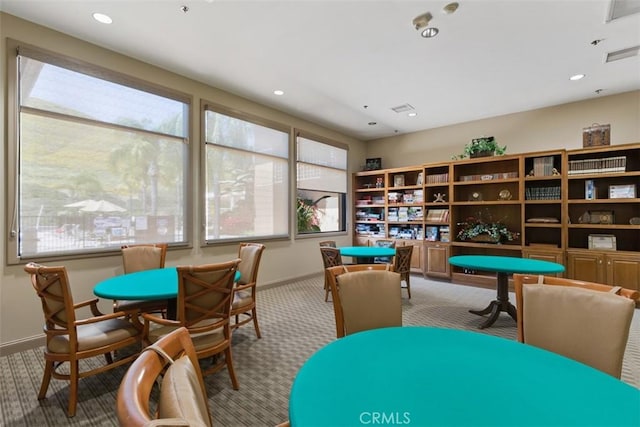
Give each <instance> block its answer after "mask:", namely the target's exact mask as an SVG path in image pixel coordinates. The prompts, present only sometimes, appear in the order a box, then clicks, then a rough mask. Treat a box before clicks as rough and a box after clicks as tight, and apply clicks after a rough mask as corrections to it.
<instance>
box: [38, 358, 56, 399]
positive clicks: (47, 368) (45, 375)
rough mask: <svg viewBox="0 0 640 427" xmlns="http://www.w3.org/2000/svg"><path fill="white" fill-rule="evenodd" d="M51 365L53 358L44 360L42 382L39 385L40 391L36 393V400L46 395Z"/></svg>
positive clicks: (51, 370) (51, 371)
mask: <svg viewBox="0 0 640 427" xmlns="http://www.w3.org/2000/svg"><path fill="white" fill-rule="evenodd" d="M53 367H54V363H53V360H47V361H45V365H44V373H43V374H42V384H41V385H40V392H39V393H38V400H42V399H44V398H45V397H47V390H48V389H49V382H50V381H51V374H53Z"/></svg>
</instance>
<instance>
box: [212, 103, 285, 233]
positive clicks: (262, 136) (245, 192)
mask: <svg viewBox="0 0 640 427" xmlns="http://www.w3.org/2000/svg"><path fill="white" fill-rule="evenodd" d="M221 109H222V108H221V107H220V108H216V110H218V111H214V110H213V107H212V106H209V105H205V106H204V123H205V141H204V142H205V161H206V165H205V168H204V173H205V192H206V193H205V194H206V197H205V215H204V217H205V229H206V236H205V239H206V241H207V242H208V243H211V242H214V241H221V240H240V239H247V238H252V239H255V238H260V237H286V236H288V235H289V233H288V230H289V220H288V219H289V166H288V165H289V132H288V130H287V129H286V128H284V127H279V126H278V125H275V124H268V123H266V122H263V121H261V120H258V119H250V118H246V117H245V118H241V117H236V116H235V115H234V116H232V115H230V114H229V113H224V114H223V113H221V112H219V111H221Z"/></svg>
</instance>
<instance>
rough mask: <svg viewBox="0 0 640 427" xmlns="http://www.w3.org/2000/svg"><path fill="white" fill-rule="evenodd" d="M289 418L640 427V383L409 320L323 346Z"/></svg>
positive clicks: (303, 424) (297, 389) (303, 375)
mask: <svg viewBox="0 0 640 427" xmlns="http://www.w3.org/2000/svg"><path fill="white" fill-rule="evenodd" d="M501 373H504V374H501ZM603 399H604V400H603ZM289 418H290V421H291V425H292V426H293V427H307V426H360V425H365V424H371V425H374V424H378V425H394V424H403V425H409V426H478V425H486V426H488V425H491V426H525V425H526V426H587V425H589V426H635V427H637V426H639V425H640V390H638V389H636V388H634V387H632V386H630V385H628V384H626V383H624V382H622V381H620V380H618V379H616V378H614V377H612V376H609V375H607V374H605V373H603V372H600V371H598V370H595V369H593V368H591V367H589V366H586V365H583V364H581V363H578V362H575V361H573V360H570V359H568V358H565V357H563V356H560V355H557V354H554V353H551V352H548V351H546V350H542V349H539V348H536V347H533V346H529V345H526V344H522V343H519V342H517V341H512V340H507V339H504V338H498V337H494V336H491V335H486V334H481V333H476V332H470V331H461V330H454V329H440V328H430V327H407V326H405V327H400V328H384V329H377V330H372V331H366V332H360V333H357V334H353V335H348V336H346V337H344V338H340V339H337V340H335V341H333V342H331V343H329V344H328V345H326V346H325V347H323V348H321V349H320V350H318V351H317V352H316V353H315V354H314V355H312V356H311V357H310V358H309V359H308V360H307V362H305V364H304V365H303V366H302V368H301V369H300V371H299V372H298V374H297V376H296V378H295V380H294V383H293V386H292V389H291V395H290V400H289ZM376 420H377V422H376ZM383 421H384V422H383Z"/></svg>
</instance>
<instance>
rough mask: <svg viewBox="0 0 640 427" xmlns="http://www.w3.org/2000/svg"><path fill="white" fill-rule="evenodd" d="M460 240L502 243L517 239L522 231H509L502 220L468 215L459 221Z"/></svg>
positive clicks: (458, 235) (458, 236)
mask: <svg viewBox="0 0 640 427" xmlns="http://www.w3.org/2000/svg"><path fill="white" fill-rule="evenodd" d="M458 226H459V227H460V229H459V231H458V234H457V238H458V240H462V241H465V240H471V241H473V242H484V243H502V242H506V241H509V242H510V241H513V240H516V239H517V238H518V237H519V236H520V233H516V232H513V231H509V229H508V228H507V226H506V225H505V224H504V223H503V222H502V221H493V220H491V219H489V220H488V221H485V220H483V219H482V217H481V215H478V216H477V217H473V216H471V217H468V218H467V219H465V220H464V221H463V222H459V223H458Z"/></svg>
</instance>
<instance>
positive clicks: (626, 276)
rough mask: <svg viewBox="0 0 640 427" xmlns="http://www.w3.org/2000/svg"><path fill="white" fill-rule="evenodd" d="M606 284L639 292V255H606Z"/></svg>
mask: <svg viewBox="0 0 640 427" xmlns="http://www.w3.org/2000/svg"><path fill="white" fill-rule="evenodd" d="M605 260H606V263H607V284H609V285H612V286H622V287H623V288H627V289H635V290H637V291H640V255H617V254H616V255H606V257H605Z"/></svg>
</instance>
